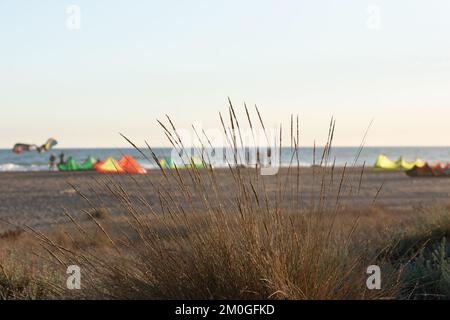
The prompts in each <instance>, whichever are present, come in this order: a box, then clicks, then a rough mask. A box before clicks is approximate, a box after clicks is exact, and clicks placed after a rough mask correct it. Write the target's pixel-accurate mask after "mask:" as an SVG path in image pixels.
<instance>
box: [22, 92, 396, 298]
mask: <svg viewBox="0 0 450 320" xmlns="http://www.w3.org/2000/svg"><path fill="white" fill-rule="evenodd" d="M244 108H245V116H244V117H243V118H242V119H241V118H239V117H238V116H237V112H236V110H235V107H234V106H233V104H232V102H231V101H229V107H228V116H227V117H225V116H223V115H222V114H220V120H221V123H222V130H223V132H224V134H225V136H226V141H227V142H228V148H230V149H231V150H233V157H232V159H230V160H229V163H228V168H227V169H215V168H213V167H212V166H208V163H209V159H208V158H207V156H202V159H201V160H202V162H203V164H204V168H203V169H200V168H198V167H196V166H195V165H194V163H191V166H190V169H181V168H175V169H173V170H168V169H165V168H163V167H161V166H160V167H159V169H158V170H159V177H158V178H155V176H154V175H153V176H150V175H148V176H146V177H143V178H142V179H137V178H135V177H129V178H130V179H133V180H134V182H135V183H136V184H138V185H139V186H140V188H141V189H142V190H145V189H147V188H151V189H152V190H153V192H154V194H155V195H156V197H155V198H152V199H149V198H146V197H145V196H144V195H133V196H131V195H130V194H128V192H127V191H126V190H125V188H124V187H123V185H122V184H121V182H120V180H119V179H116V178H115V177H114V176H111V177H108V183H107V184H106V185H105V187H106V188H108V190H109V191H110V192H111V193H112V194H113V195H114V196H115V199H116V201H118V202H119V203H120V204H121V205H122V208H123V215H122V216H121V217H120V218H117V219H116V220H114V221H115V222H111V219H109V220H108V221H106V222H105V221H104V220H102V219H100V217H99V216H98V215H97V214H91V215H90V218H91V219H92V222H93V223H94V224H95V226H96V228H97V231H96V232H95V235H93V232H92V230H87V229H86V228H85V225H84V224H83V222H80V221H77V220H76V219H75V218H74V217H73V216H71V215H70V213H68V212H67V213H66V215H67V216H68V218H69V219H70V221H71V222H72V223H73V229H72V231H71V232H68V233H67V238H68V239H69V241H65V242H64V243H61V242H60V241H56V240H54V239H52V238H51V237H49V236H47V235H45V234H43V233H41V232H39V231H37V230H33V229H30V231H31V232H32V233H33V234H34V236H35V237H36V238H38V239H39V240H40V241H41V243H42V246H43V248H45V250H46V251H47V252H48V253H49V255H50V256H51V260H52V261H54V262H55V263H56V264H57V265H59V266H60V267H61V268H65V267H67V266H68V265H73V264H76V265H79V266H80V267H81V270H82V279H83V280H82V281H83V282H82V283H83V288H82V290H79V291H77V292H70V293H69V292H68V290H67V288H65V287H64V284H58V283H54V284H53V285H52V290H53V292H52V294H53V295H55V296H62V297H74V298H104V299H121V298H125V299H369V298H370V299H381V298H393V297H395V295H396V294H397V292H398V290H399V281H397V278H396V276H398V275H397V274H396V272H390V271H389V270H386V273H384V274H383V277H384V279H386V281H384V282H383V286H382V289H381V290H368V289H367V287H366V279H367V277H368V275H367V274H366V270H367V267H368V266H369V265H371V264H374V263H376V264H383V263H384V262H383V261H382V260H380V259H379V257H380V256H379V252H374V251H373V250H370V248H363V249H361V248H360V249H358V250H355V247H357V244H358V243H357V242H356V241H357V238H356V237H355V231H356V230H357V228H358V216H355V217H354V218H352V219H340V216H341V215H343V214H345V213H346V210H347V209H346V206H345V204H344V202H345V201H348V199H350V198H352V197H357V196H358V193H359V189H360V188H361V181H362V176H363V171H364V168H358V167H357V166H356V164H357V161H356V160H355V162H354V163H353V164H350V165H349V166H345V167H344V168H336V167H335V165H334V161H333V159H331V149H332V145H333V139H334V132H335V120H334V119H332V120H331V122H330V128H329V132H328V138H327V141H325V148H324V151H323V153H322V154H319V155H317V154H316V152H315V156H314V157H315V159H314V162H315V165H314V166H313V169H312V175H313V177H312V181H313V183H311V185H310V186H308V188H304V187H302V179H304V176H303V175H304V174H305V170H303V169H302V168H301V167H300V161H299V158H300V148H299V144H300V128H299V120H298V116H297V117H296V118H295V117H294V115H292V116H291V120H290V128H289V130H288V132H290V145H291V146H292V148H291V155H290V159H291V161H290V165H289V166H288V167H286V168H282V169H280V170H279V172H278V174H277V175H275V176H261V175H260V170H261V165H256V166H254V167H244V166H241V165H240V163H241V162H240V161H241V160H242V159H240V157H241V153H240V152H239V150H243V149H245V148H248V147H249V146H248V145H244V142H243V138H242V130H243V128H244V127H248V128H250V130H251V132H252V134H253V137H254V134H255V133H254V132H255V130H257V128H261V129H262V130H263V132H264V133H266V125H265V123H264V121H263V117H262V115H261V113H260V111H259V109H258V108H257V107H256V106H255V109H254V115H253V116H252V112H251V110H249V108H248V107H247V106H246V105H245V107H244ZM227 118H228V120H226V119H227ZM255 119H256V120H255ZM158 122H159V124H160V125H161V127H162V130H163V133H164V135H165V136H166V137H167V139H168V140H169V142H170V144H171V145H172V147H173V148H174V149H175V150H176V151H177V152H179V153H181V152H182V151H183V150H185V149H186V146H185V145H184V141H183V137H182V136H181V135H180V133H179V131H178V130H177V128H176V126H175V124H174V123H173V121H172V119H171V118H169V117H167V119H166V120H165V121H159V120H158ZM193 131H194V132H195V135H196V137H197V139H198V147H197V148H198V151H199V154H202V155H203V154H204V153H203V152H202V150H205V149H206V148H210V147H212V145H211V142H210V140H209V138H208V137H207V136H206V134H205V132H204V131H201V132H200V131H199V130H197V129H196V128H195V127H193ZM278 132H279V134H278V137H277V145H279V146H281V145H282V144H283V141H282V127H281V125H280V128H279V130H278ZM124 138H125V139H127V138H126V137H125V136H124ZM266 138H267V143H268V145H271V143H270V141H269V137H268V136H267V134H266ZM127 140H128V139H127ZM128 141H129V140H128ZM129 142H130V143H131V144H132V145H133V146H134V147H136V145H135V144H134V143H133V142H131V141H129ZM254 142H255V144H254V145H253V147H254V148H256V149H258V148H259V146H258V145H257V144H256V140H255V139H254ZM146 145H147V148H146V149H140V148H138V147H136V149H137V150H138V151H139V152H140V153H141V154H142V156H143V157H145V158H146V159H148V160H152V161H155V162H156V163H157V164H159V163H160V162H159V160H160V159H158V157H157V156H156V154H155V152H154V151H153V149H152V148H151V147H150V145H149V144H148V143H147V142H146ZM362 146H363V143H362V144H361V147H362ZM275 150H276V149H275ZM273 152H276V151H274V150H272V153H273ZM357 156H358V155H356V157H357ZM184 165H186V166H188V165H189V163H184ZM308 172H309V171H308ZM308 174H309V173H308ZM77 191H78V192H79V193H80V195H81V196H82V197H83V198H85V199H86V200H88V201H89V197H88V196H87V195H84V194H82V192H81V191H80V190H77ZM305 195H308V196H307V197H306V196H305ZM374 196H375V195H374ZM306 199H309V201H307V200H306ZM92 207H93V208H92V211H91V212H99V210H100V209H98V208H95V205H94V204H92ZM101 210H105V209H103V208H102V209H101ZM99 236H100V237H102V239H103V240H102V245H101V246H98V247H92V246H86V245H83V242H86V241H89V239H92V237H97V238H98V237H99ZM382 267H383V265H382ZM64 270H65V269H64Z"/></svg>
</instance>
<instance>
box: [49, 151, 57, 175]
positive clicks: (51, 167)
mask: <svg viewBox="0 0 450 320" xmlns="http://www.w3.org/2000/svg"><path fill="white" fill-rule="evenodd" d="M55 161H56V157H55V156H54V155H53V154H52V155H51V156H50V159H49V163H48V167H49V171H55V169H56V163H55Z"/></svg>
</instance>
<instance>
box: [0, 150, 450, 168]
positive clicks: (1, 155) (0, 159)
mask: <svg viewBox="0 0 450 320" xmlns="http://www.w3.org/2000/svg"><path fill="white" fill-rule="evenodd" d="M143 151H144V153H146V154H147V156H148V158H149V159H151V158H152V157H151V154H150V152H149V151H148V150H146V149H143ZM154 151H155V154H156V155H157V156H158V158H168V157H172V158H176V157H177V156H174V153H173V152H172V149H171V148H156V149H154ZM252 151H254V150H249V152H244V150H242V157H241V158H240V159H239V162H241V163H243V162H245V161H247V162H249V163H252V161H253V162H255V161H256V160H255V159H256V156H255V155H254V154H255V152H252ZM358 151H359V148H358V147H335V148H333V149H332V151H331V156H330V159H331V160H330V161H331V162H333V161H334V160H335V162H336V165H337V166H343V165H344V164H346V163H347V164H353V163H354V162H355V159H356V157H357V155H358ZM61 152H62V153H64V155H65V158H66V159H67V158H69V157H72V158H74V159H75V160H76V161H78V162H83V161H84V160H85V159H86V158H87V157H89V156H92V157H94V158H97V159H105V158H107V157H109V156H112V157H114V158H115V159H117V160H119V159H120V158H121V157H122V156H123V155H125V154H129V155H132V156H133V157H135V158H136V160H138V162H139V163H140V164H141V165H142V166H143V167H144V168H147V169H153V168H157V164H156V163H155V162H154V161H152V160H150V161H149V160H147V159H146V158H145V157H143V156H142V155H141V154H140V153H139V152H138V151H137V150H135V149H127V148H122V149H53V150H51V151H50V152H48V153H44V154H38V153H37V152H35V151H31V152H27V153H24V154H21V155H16V154H14V153H12V152H11V150H1V149H0V172H2V171H3V172H5V171H11V172H14V171H45V170H48V162H49V157H50V155H52V154H53V155H55V156H56V157H57V159H58V156H59V154H60V153H61ZM189 152H191V151H189ZM189 152H188V153H189ZM205 152H206V153H207V154H208V157H205V159H207V158H209V159H212V161H211V162H212V165H213V166H214V167H217V168H220V167H227V166H228V163H234V159H233V155H232V152H231V150H225V151H224V150H223V149H215V150H213V149H207V150H206V151H205ZM272 152H273V153H274V152H275V151H272ZM322 152H323V148H317V149H316V151H315V154H316V160H315V161H314V149H313V148H300V165H301V166H311V165H312V164H313V163H316V164H318V163H320V159H321V155H322ZM246 153H247V154H250V156H248V157H247V158H246V157H245V154H246ZM261 153H262V154H264V155H265V154H266V151H264V152H263V151H261ZM381 153H383V154H385V155H386V156H388V157H389V158H391V159H392V160H397V159H398V158H399V157H400V156H403V157H404V158H405V159H406V160H407V161H413V160H415V159H416V158H420V159H422V160H424V161H428V162H430V163H436V162H443V163H446V162H448V161H450V147H365V148H364V149H363V150H362V152H361V155H360V156H359V158H358V161H357V164H358V165H362V164H363V163H364V162H365V163H366V165H367V166H372V165H373V164H374V163H375V160H376V158H377V157H378V155H379V154H381ZM224 154H225V155H224ZM277 154H278V152H277ZM175 155H176V153H175ZM291 155H292V150H291V149H290V148H282V149H281V166H288V165H289V163H290V161H291V158H292V156H291ZM194 156H196V157H199V156H198V154H195V153H194ZM262 158H264V156H260V160H261V161H262V162H264V159H262ZM276 161H277V162H278V160H276ZM294 161H295V162H296V160H294Z"/></svg>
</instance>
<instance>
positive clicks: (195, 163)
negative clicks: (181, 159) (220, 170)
mask: <svg viewBox="0 0 450 320" xmlns="http://www.w3.org/2000/svg"><path fill="white" fill-rule="evenodd" d="M159 165H160V166H161V168H163V169H175V168H176V169H191V168H193V167H194V168H197V169H203V168H205V167H206V166H205V164H204V163H203V162H202V161H200V160H199V159H197V158H195V157H192V158H191V160H190V162H189V163H186V164H177V163H175V162H174V161H173V159H171V158H167V159H161V160H159Z"/></svg>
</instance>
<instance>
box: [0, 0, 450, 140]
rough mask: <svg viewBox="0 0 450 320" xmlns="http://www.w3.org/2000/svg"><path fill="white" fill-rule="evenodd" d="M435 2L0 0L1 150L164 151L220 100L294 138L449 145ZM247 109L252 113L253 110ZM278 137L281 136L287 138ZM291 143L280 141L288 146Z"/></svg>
mask: <svg viewBox="0 0 450 320" xmlns="http://www.w3.org/2000/svg"><path fill="white" fill-rule="evenodd" d="M449 15H450V2H449V1H447V0H429V1H425V0H421V1H419V0H403V1H400V0H398V1H392V0H391V1H388V0H386V1H381V0H372V1H365V0H334V1H332V0H314V1H312V0H310V1H305V0H289V1H283V0H281V1H267V0H258V1H256V0H248V1H236V0H226V1H222V0H215V1H204V0H189V1H182V0H177V1H175V0H166V1H152V0H148V1H144V0H130V1H125V0H121V1H118V0H78V1H77V0H72V1H62V0H0V58H1V59H0V110H1V116H0V148H10V147H12V145H13V144H14V143H16V142H30V143H40V142H43V141H45V140H46V139H47V138H48V137H55V138H56V139H58V141H59V146H60V147H67V148H69V147H123V146H128V144H127V142H126V141H124V140H123V139H122V138H121V137H120V135H119V134H118V133H119V132H122V133H124V134H125V135H127V136H128V137H130V138H131V139H132V140H133V141H135V142H136V143H137V144H138V145H142V144H143V142H144V140H148V141H149V143H150V144H151V145H153V146H167V145H168V143H167V140H166V139H165V136H164V134H163V131H162V129H161V128H160V127H159V126H158V124H157V122H156V119H162V118H164V115H165V114H168V115H169V116H170V117H171V118H172V119H173V121H174V123H175V124H176V125H177V127H179V128H186V129H188V128H189V127H190V125H191V124H192V123H195V124H196V125H198V126H200V127H202V128H204V129H207V130H208V129H210V128H219V126H220V121H219V117H218V113H219V112H222V113H227V105H228V102H227V98H228V97H230V98H231V99H232V101H233V103H234V104H235V106H236V110H237V113H238V115H239V116H240V117H242V118H241V119H242V123H243V122H245V121H244V120H245V112H244V111H243V108H242V106H243V104H244V102H245V103H247V105H248V106H250V107H253V106H254V105H258V107H259V108H260V111H261V113H262V116H263V118H264V119H265V122H266V126H267V127H275V126H277V125H279V123H283V126H284V127H285V128H286V127H287V126H288V125H289V119H290V115H291V114H292V113H293V114H298V115H299V117H300V124H301V142H302V143H303V145H306V146H310V145H312V144H313V143H314V141H317V143H318V144H321V142H324V141H325V139H326V135H327V133H328V124H329V120H330V118H331V117H332V116H334V117H335V118H336V120H337V124H336V134H335V145H341V146H354V145H359V144H360V142H361V139H362V138H363V136H364V132H365V131H366V129H367V127H368V125H369V123H370V122H371V121H372V120H373V125H372V127H371V128H370V130H369V133H368V136H367V140H366V144H367V145H371V146H417V145H419V146H449V145H450V125H449V121H450V90H449V89H450V42H449V41H448V37H449V34H450V19H448V17H449ZM251 111H252V113H253V114H254V110H253V109H251ZM286 131H288V130H285V132H286ZM287 140H289V139H285V141H287Z"/></svg>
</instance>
